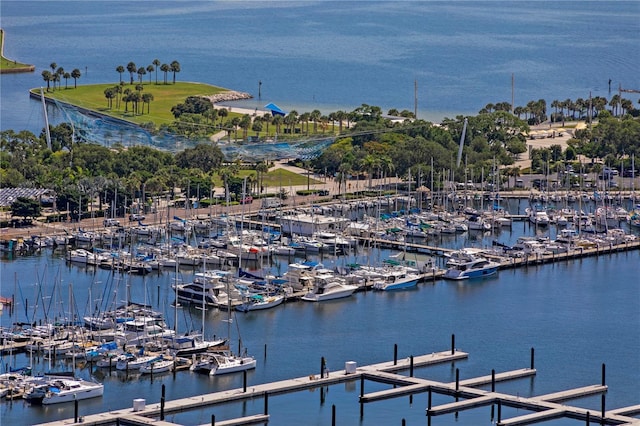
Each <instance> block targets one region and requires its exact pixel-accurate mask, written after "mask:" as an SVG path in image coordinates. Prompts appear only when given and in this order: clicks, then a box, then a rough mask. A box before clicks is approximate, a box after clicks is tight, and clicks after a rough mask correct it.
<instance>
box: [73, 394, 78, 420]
mask: <svg viewBox="0 0 640 426" xmlns="http://www.w3.org/2000/svg"><path fill="white" fill-rule="evenodd" d="M73 422H74V423H78V400H77V399H74V400H73Z"/></svg>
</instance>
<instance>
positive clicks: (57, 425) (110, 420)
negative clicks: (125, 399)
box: [42, 336, 640, 426]
mask: <svg viewBox="0 0 640 426" xmlns="http://www.w3.org/2000/svg"><path fill="white" fill-rule="evenodd" d="M467 357H468V354H467V353H466V352H461V351H458V350H456V349H455V336H452V348H451V350H447V351H441V352H433V353H431V354H426V355H420V356H415V357H414V356H410V357H408V358H402V359H398V358H397V345H396V346H395V350H394V359H393V360H392V361H387V362H382V363H379V364H372V365H367V366H361V367H357V365H356V363H355V362H353V361H348V362H346V363H345V369H344V370H342V371H336V372H332V373H331V374H329V373H328V372H321V373H320V374H310V375H309V376H305V377H298V378H294V379H288V380H282V381H278V382H272V383H265V384H259V385H251V387H250V388H249V389H248V388H247V385H246V376H245V384H244V386H243V388H238V389H230V390H226V391H222V392H216V393H210V394H205V395H197V396H193V397H189V398H181V399H176V400H172V401H166V400H165V398H164V395H163V396H162V397H161V401H160V403H154V404H149V405H147V404H146V401H145V400H143V399H140V400H136V401H134V404H133V408H126V409H121V410H114V411H109V412H105V413H100V414H92V415H87V416H83V417H78V414H77V413H78V409H77V407H76V418H74V419H67V420H60V421H55V422H50V423H43V424H42V425H43V426H62V425H72V424H83V425H96V426H97V425H113V424H129V425H160V426H174V425H176V424H175V423H172V422H169V421H166V420H165V416H167V415H171V414H175V413H178V412H183V411H189V410H195V409H202V408H203V407H215V406H216V405H218V404H225V403H229V402H242V401H245V400H248V399H255V398H263V399H264V412H263V413H254V414H251V415H247V416H244V417H239V418H234V419H224V420H220V421H217V422H216V421H215V416H212V422H211V424H212V425H213V424H215V425H224V426H231V425H242V424H255V423H260V424H263V423H267V422H268V421H269V413H268V398H269V397H270V396H275V395H281V394H285V393H292V392H300V391H304V390H308V389H314V388H318V387H320V388H322V387H327V386H331V385H336V384H339V383H344V382H353V381H357V380H359V381H360V396H359V401H358V404H359V406H360V416H361V417H362V416H364V406H365V405H366V404H369V403H374V402H376V401H380V400H384V399H390V398H397V397H401V396H407V395H414V394H419V393H425V392H428V395H429V398H428V406H427V407H426V416H427V424H428V425H431V421H432V418H433V417H436V416H441V415H446V414H451V413H457V412H459V411H463V410H468V409H473V408H477V407H482V406H489V405H490V406H492V407H495V406H497V413H498V414H497V421H496V424H497V425H503V426H506V425H525V424H532V423H538V422H543V421H547V420H550V419H555V418H563V417H564V418H573V419H580V420H586V421H587V422H589V421H590V420H591V421H593V422H594V424H596V423H598V424H606V425H636V426H637V425H640V419H637V418H633V417H631V416H634V415H637V414H638V413H640V405H635V406H631V407H624V408H617V409H614V410H609V411H606V410H605V404H604V401H605V399H604V394H605V393H606V392H607V389H608V388H607V386H606V385H605V383H604V377H605V366H604V365H603V366H602V383H601V384H595V385H589V386H584V387H580V388H576V389H569V390H564V391H560V392H555V393H551V394H546V395H539V396H531V397H522V396H519V395H510V394H505V393H499V392H496V391H495V384H496V382H500V381H507V380H516V379H521V378H525V377H531V376H534V375H535V374H536V372H537V371H536V369H535V368H534V350H533V348H532V349H531V365H530V367H529V368H522V369H517V370H512V371H505V372H501V373H496V372H495V371H494V370H492V371H491V375H487V376H482V377H476V378H469V379H465V380H460V379H459V370H458V369H456V380H455V382H451V383H444V382H438V381H433V380H428V379H422V378H418V377H414V376H413V372H414V368H417V367H426V366H430V365H436V364H441V363H453V362H455V361H457V360H463V359H466V358H467ZM321 366H322V368H321V370H322V371H324V358H323V359H322V363H321ZM407 371H408V375H402V374H399V373H400V372H407ZM367 380H368V381H372V382H378V383H385V384H389V385H391V386H393V387H392V388H389V389H385V390H381V391H377V392H372V393H368V394H367V393H365V382H366V381H367ZM485 385H490V386H491V390H482V389H477V387H478V386H485ZM434 392H435V393H438V394H444V395H449V396H453V397H455V399H456V401H455V402H452V403H448V404H443V405H439V406H431V395H432V393H434ZM597 394H600V395H602V408H601V410H597V409H596V410H594V409H587V408H581V407H573V406H569V405H565V404H564V401H568V400H570V399H575V398H582V397H584V396H588V395H597ZM502 406H508V407H514V408H521V409H525V410H528V411H532V412H533V413H531V414H526V415H522V416H518V417H513V418H510V419H502V418H501V414H502V413H501V407H502ZM492 412H493V411H492ZM333 416H334V418H333V421H334V423H333V424H335V420H336V419H335V410H333Z"/></svg>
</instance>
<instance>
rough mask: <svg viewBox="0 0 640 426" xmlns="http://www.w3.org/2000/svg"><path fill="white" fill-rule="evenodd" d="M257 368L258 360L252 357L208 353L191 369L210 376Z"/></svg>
mask: <svg viewBox="0 0 640 426" xmlns="http://www.w3.org/2000/svg"><path fill="white" fill-rule="evenodd" d="M254 368H256V359H255V358H254V357H252V356H247V355H244V356H235V355H224V354H219V353H206V354H202V355H201V356H200V359H198V360H197V361H196V362H194V363H193V364H192V365H191V367H190V369H191V371H194V372H198V373H206V374H209V375H210V376H219V375H221V374H228V373H237V372H240V371H245V370H251V369H254Z"/></svg>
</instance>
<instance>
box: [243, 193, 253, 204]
mask: <svg viewBox="0 0 640 426" xmlns="http://www.w3.org/2000/svg"><path fill="white" fill-rule="evenodd" d="M251 203H253V197H252V196H251V195H247V196H246V197H244V198H242V199H241V200H240V204H251Z"/></svg>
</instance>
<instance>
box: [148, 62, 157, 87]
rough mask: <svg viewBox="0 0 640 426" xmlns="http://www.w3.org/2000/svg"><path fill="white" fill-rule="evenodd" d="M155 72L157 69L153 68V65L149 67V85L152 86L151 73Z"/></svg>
mask: <svg viewBox="0 0 640 426" xmlns="http://www.w3.org/2000/svg"><path fill="white" fill-rule="evenodd" d="M153 71H155V68H154V67H153V65H147V72H148V73H149V84H151V73H152V72H153ZM156 75H157V74H156Z"/></svg>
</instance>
